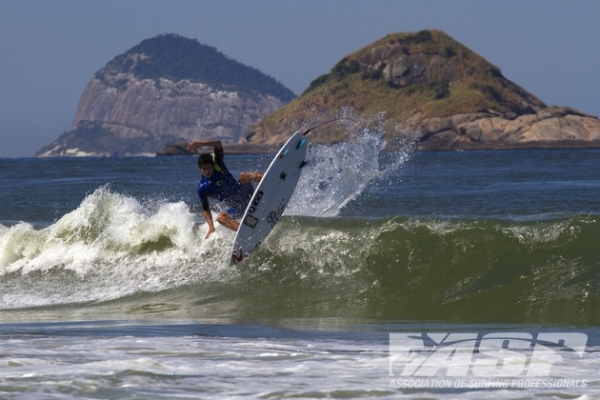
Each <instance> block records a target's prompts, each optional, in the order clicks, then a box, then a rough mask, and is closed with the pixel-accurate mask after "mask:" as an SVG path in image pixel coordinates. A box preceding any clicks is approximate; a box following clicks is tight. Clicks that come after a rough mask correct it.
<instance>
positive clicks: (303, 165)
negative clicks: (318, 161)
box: [298, 161, 308, 169]
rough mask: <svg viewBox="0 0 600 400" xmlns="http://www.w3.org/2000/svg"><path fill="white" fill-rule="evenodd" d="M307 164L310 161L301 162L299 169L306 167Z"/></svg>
mask: <svg viewBox="0 0 600 400" xmlns="http://www.w3.org/2000/svg"><path fill="white" fill-rule="evenodd" d="M306 164H308V161H302V162H301V163H300V166H299V167H298V169H302V168H304V167H305V166H306Z"/></svg>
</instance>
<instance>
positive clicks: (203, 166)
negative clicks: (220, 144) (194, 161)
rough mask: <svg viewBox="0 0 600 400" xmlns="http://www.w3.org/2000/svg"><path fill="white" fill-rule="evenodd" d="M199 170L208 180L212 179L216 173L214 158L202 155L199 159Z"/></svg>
mask: <svg viewBox="0 0 600 400" xmlns="http://www.w3.org/2000/svg"><path fill="white" fill-rule="evenodd" d="M198 168H200V172H202V175H204V176H205V177H206V178H210V177H211V176H212V174H213V172H214V171H215V165H214V162H213V158H212V156H211V155H210V154H200V157H198Z"/></svg>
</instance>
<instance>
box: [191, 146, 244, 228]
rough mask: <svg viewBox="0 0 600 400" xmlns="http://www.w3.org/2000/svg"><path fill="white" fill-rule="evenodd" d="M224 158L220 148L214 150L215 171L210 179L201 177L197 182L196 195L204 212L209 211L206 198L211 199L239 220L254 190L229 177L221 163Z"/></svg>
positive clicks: (229, 174) (223, 163)
mask: <svg viewBox="0 0 600 400" xmlns="http://www.w3.org/2000/svg"><path fill="white" fill-rule="evenodd" d="M224 156H225V153H223V149H222V148H215V158H214V164H215V166H214V167H215V170H214V172H213V174H212V176H211V177H210V178H207V177H205V176H202V179H200V182H198V188H197V189H196V193H198V197H200V202H201V203H202V209H203V210H204V211H209V210H210V208H209V204H208V198H209V197H212V198H214V199H217V200H219V201H222V202H224V203H225V204H226V205H227V207H228V209H227V213H228V214H230V215H231V217H232V218H233V219H239V218H241V217H242V216H243V214H244V211H245V210H246V206H247V205H248V203H249V202H250V199H251V198H252V194H253V193H254V188H253V187H252V185H244V184H242V183H240V182H238V181H237V179H235V178H234V177H233V175H231V173H230V172H229V170H228V169H227V166H225V162H224V161H223V158H224Z"/></svg>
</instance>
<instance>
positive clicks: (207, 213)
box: [202, 210, 215, 239]
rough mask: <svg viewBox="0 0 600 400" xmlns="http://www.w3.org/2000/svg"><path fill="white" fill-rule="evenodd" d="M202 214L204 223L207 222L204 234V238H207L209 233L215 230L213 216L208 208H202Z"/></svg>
mask: <svg viewBox="0 0 600 400" xmlns="http://www.w3.org/2000/svg"><path fill="white" fill-rule="evenodd" d="M202 214H203V215H204V219H206V223H207V224H208V232H206V236H204V239H208V237H209V236H210V234H211V233H213V232H214V231H215V224H214V223H213V218H212V214H211V212H210V210H203V211H202Z"/></svg>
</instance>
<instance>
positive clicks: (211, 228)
mask: <svg viewBox="0 0 600 400" xmlns="http://www.w3.org/2000/svg"><path fill="white" fill-rule="evenodd" d="M214 231H215V228H213V227H210V228H208V232H206V236H204V239H208V237H209V236H210V234H211V233H213V232H214Z"/></svg>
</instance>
